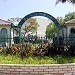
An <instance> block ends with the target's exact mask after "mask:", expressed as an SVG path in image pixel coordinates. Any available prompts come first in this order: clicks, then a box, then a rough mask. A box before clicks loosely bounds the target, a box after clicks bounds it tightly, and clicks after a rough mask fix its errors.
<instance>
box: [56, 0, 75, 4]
mask: <svg viewBox="0 0 75 75" xmlns="http://www.w3.org/2000/svg"><path fill="white" fill-rule="evenodd" d="M59 2H62V3H65V2H69V3H72V4H75V0H57V1H56V4H58V3H59Z"/></svg>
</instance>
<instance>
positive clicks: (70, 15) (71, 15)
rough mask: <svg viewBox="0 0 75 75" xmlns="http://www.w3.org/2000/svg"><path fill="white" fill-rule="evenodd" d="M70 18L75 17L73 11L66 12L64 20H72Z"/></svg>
mask: <svg viewBox="0 0 75 75" xmlns="http://www.w3.org/2000/svg"><path fill="white" fill-rule="evenodd" d="M72 19H75V12H72V13H68V14H66V15H65V19H64V21H65V22H66V21H69V20H72Z"/></svg>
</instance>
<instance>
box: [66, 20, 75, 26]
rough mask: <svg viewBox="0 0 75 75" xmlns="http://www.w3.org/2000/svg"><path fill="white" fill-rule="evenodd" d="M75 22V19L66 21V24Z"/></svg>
mask: <svg viewBox="0 0 75 75" xmlns="http://www.w3.org/2000/svg"><path fill="white" fill-rule="evenodd" d="M74 24H75V19H72V20H69V21H67V22H65V25H74Z"/></svg>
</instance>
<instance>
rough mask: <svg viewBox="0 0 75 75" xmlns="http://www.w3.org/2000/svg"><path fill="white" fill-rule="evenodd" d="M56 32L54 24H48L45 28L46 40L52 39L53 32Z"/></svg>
mask: <svg viewBox="0 0 75 75" xmlns="http://www.w3.org/2000/svg"><path fill="white" fill-rule="evenodd" d="M55 30H56V27H55V24H54V23H52V22H51V23H49V25H48V26H47V27H46V32H45V33H46V37H47V38H52V37H54V32H55Z"/></svg>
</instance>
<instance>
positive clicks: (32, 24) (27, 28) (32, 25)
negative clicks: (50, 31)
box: [23, 18, 39, 33]
mask: <svg viewBox="0 0 75 75" xmlns="http://www.w3.org/2000/svg"><path fill="white" fill-rule="evenodd" d="M27 23H29V25H27V26H25V28H23V30H24V31H25V33H27V32H29V31H30V30H32V29H34V30H36V29H37V28H38V26H39V25H38V22H37V21H36V19H35V18H30V19H28V20H27Z"/></svg>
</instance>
